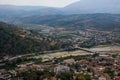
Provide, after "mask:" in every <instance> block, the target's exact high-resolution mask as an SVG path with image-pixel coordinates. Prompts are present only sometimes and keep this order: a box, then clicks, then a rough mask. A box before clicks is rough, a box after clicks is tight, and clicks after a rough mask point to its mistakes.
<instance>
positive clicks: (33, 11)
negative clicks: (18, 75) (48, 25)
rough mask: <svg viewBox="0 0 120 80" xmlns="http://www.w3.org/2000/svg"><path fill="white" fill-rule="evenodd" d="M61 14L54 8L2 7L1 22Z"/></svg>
mask: <svg viewBox="0 0 120 80" xmlns="http://www.w3.org/2000/svg"><path fill="white" fill-rule="evenodd" d="M61 13H62V11H60V10H59V9H57V8H52V7H44V6H14V5H0V21H6V22H9V21H12V19H17V18H19V17H28V16H40V15H41V16H42V15H56V14H61ZM9 19H10V20H9Z"/></svg>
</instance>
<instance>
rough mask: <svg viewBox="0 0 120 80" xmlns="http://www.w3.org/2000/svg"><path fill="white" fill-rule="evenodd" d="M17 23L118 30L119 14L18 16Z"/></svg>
mask: <svg viewBox="0 0 120 80" xmlns="http://www.w3.org/2000/svg"><path fill="white" fill-rule="evenodd" d="M12 23H19V24H39V25H48V26H54V27H64V28H68V29H69V28H72V29H88V28H94V29H99V30H116V29H118V30H120V14H79V15H47V16H30V17H23V18H19V19H18V20H16V21H15V22H12Z"/></svg>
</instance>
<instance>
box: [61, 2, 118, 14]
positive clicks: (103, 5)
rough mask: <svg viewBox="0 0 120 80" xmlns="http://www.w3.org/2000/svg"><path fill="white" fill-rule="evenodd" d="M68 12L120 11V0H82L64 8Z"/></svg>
mask: <svg viewBox="0 0 120 80" xmlns="http://www.w3.org/2000/svg"><path fill="white" fill-rule="evenodd" d="M63 11H64V12H65V13H66V14H80V13H120V0H80V1H78V2H75V3H73V4H70V5H68V6H66V7H65V8H63Z"/></svg>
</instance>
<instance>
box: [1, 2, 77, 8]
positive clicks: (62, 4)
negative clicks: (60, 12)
mask: <svg viewBox="0 0 120 80" xmlns="http://www.w3.org/2000/svg"><path fill="white" fill-rule="evenodd" d="M76 1H79V0H0V4H12V5H34V6H51V7H64V6H66V5H68V4H71V3H73V2H76Z"/></svg>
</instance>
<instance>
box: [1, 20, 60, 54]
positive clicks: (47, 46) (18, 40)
mask: <svg viewBox="0 0 120 80" xmlns="http://www.w3.org/2000/svg"><path fill="white" fill-rule="evenodd" d="M13 26H14V25H9V24H6V23H3V22H0V55H17V54H19V55H20V54H26V53H32V52H40V51H45V50H52V49H59V48H61V46H60V45H59V44H58V43H56V45H51V43H50V42H51V41H49V40H47V39H44V38H42V37H38V39H36V38H35V37H36V36H35V35H34V34H33V33H31V32H29V31H28V33H27V32H25V34H24V35H23V32H22V31H25V30H22V29H17V28H15V27H13ZM26 34H29V35H26ZM39 38H40V39H39Z"/></svg>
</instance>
